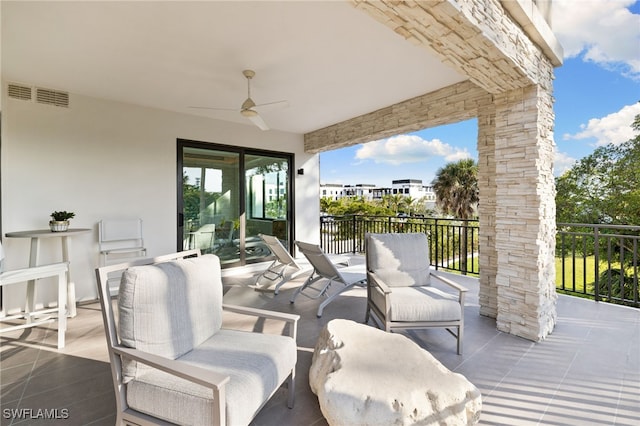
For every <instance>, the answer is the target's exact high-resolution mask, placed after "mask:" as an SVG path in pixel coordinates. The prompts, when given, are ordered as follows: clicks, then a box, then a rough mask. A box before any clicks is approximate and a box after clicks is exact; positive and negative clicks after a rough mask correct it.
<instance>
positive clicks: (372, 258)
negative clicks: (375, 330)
mask: <svg viewBox="0 0 640 426" xmlns="http://www.w3.org/2000/svg"><path fill="white" fill-rule="evenodd" d="M365 250H366V264H367V311H366V317H365V323H366V322H368V321H369V318H370V317H373V319H374V320H375V321H376V322H377V323H378V324H379V325H380V326H381V327H382V328H384V329H385V330H386V331H393V330H395V329H416V328H430V327H445V328H446V329H447V330H448V331H449V332H450V333H451V334H453V336H454V337H456V338H457V340H458V348H457V349H458V354H462V336H463V332H464V296H465V293H466V291H467V289H466V288H464V287H463V286H461V285H459V284H457V283H455V282H454V281H451V280H449V279H447V278H445V277H442V276H440V275H436V274H434V273H433V272H432V271H431V268H430V266H429V241H428V239H427V236H426V234H422V233H407V234H367V236H366V248H365ZM433 278H435V279H438V280H439V281H441V282H442V283H444V284H446V285H447V286H448V287H449V288H450V289H452V290H454V293H453V294H452V293H450V292H445V291H442V290H440V289H438V288H435V287H434V286H432V285H431V279H433Z"/></svg>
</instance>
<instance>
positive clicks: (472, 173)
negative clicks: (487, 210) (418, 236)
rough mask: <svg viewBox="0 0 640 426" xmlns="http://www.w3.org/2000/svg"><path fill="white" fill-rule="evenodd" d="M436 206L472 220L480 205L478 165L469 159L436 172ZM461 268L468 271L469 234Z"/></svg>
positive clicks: (464, 240) (461, 257)
mask: <svg viewBox="0 0 640 426" xmlns="http://www.w3.org/2000/svg"><path fill="white" fill-rule="evenodd" d="M433 191H434V192H435V193H436V204H437V205H438V206H439V207H440V209H441V210H442V212H443V213H445V214H450V215H453V216H454V217H457V218H459V219H471V218H472V217H473V216H474V214H475V208H476V206H477V204H478V201H479V197H478V193H479V191H478V165H477V164H476V162H475V161H474V160H473V159H471V158H467V159H464V160H460V161H457V162H454V163H448V164H447V165H445V166H444V167H442V168H440V169H439V170H438V171H437V172H436V177H435V179H434V181H433ZM462 251H463V252H462V253H461V254H460V268H461V269H462V271H466V270H467V255H468V253H467V233H466V232H463V233H462Z"/></svg>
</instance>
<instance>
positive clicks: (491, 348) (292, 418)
mask: <svg viewBox="0 0 640 426" xmlns="http://www.w3.org/2000/svg"><path fill="white" fill-rule="evenodd" d="M357 261H361V259H360V260H358V259H356V260H354V262H357ZM255 275H256V273H255V272H250V271H246V272H244V273H241V274H237V275H234V276H227V277H225V278H224V282H225V301H227V302H229V303H239V304H243V305H248V306H253V307H264V308H269V309H274V310H278V311H282V312H295V313H297V314H300V315H301V319H300V323H299V333H298V366H297V373H296V380H297V384H296V390H297V392H296V405H295V408H293V409H288V408H287V406H286V392H285V391H284V390H281V391H279V392H278V393H277V394H276V395H275V396H274V398H273V399H272V400H271V401H270V402H269V403H268V405H267V406H265V407H264V408H263V410H262V411H261V412H260V413H259V414H258V416H257V417H256V418H255V420H254V422H253V423H252V424H255V425H274V426H276V425H277V426H279V425H323V424H326V422H325V420H324V418H323V417H322V413H321V412H320V408H319V405H318V399H317V397H316V396H315V395H314V394H313V393H312V392H311V390H310V388H309V383H308V376H309V366H310V364H311V357H312V354H313V348H314V345H315V342H316V339H317V337H318V334H319V332H320V330H321V329H322V327H323V326H324V325H325V324H326V323H327V322H328V321H330V320H331V319H333V318H346V319H352V320H354V321H356V322H362V320H363V318H364V311H365V304H366V290H365V289H363V288H359V287H358V288H355V289H353V290H351V291H349V292H347V293H345V294H344V295H343V296H341V297H339V298H338V299H336V300H335V301H334V302H333V303H332V304H331V305H329V306H328V307H327V309H326V310H325V313H324V315H323V316H322V318H317V317H316V311H317V305H318V303H320V301H318V300H315V301H314V300H310V299H306V298H300V299H299V300H297V301H296V303H295V305H291V304H290V303H289V297H290V296H291V294H292V292H293V291H295V288H296V287H297V286H299V285H300V284H301V283H302V281H303V280H304V277H300V278H296V279H295V280H292V281H290V282H289V283H288V284H286V285H285V287H283V290H282V292H281V293H280V294H279V295H277V296H274V295H273V294H272V293H262V292H256V291H254V290H253V289H252V288H250V287H249V286H250V285H251V284H252V283H253V282H254V278H255ZM457 279H460V280H461V282H463V283H464V284H465V285H466V286H467V287H468V288H469V294H468V300H467V303H466V307H465V317H466V319H467V320H466V322H465V326H466V327H465V328H466V339H465V353H464V355H462V356H458V355H456V351H455V339H453V338H451V336H450V335H449V334H448V333H447V332H446V331H444V330H443V329H431V330H427V331H419V332H411V333H410V337H411V338H412V339H413V340H414V341H415V342H417V343H418V344H419V345H420V346H421V347H423V348H425V349H427V350H428V351H429V352H430V353H431V354H433V355H434V356H435V357H436V358H437V359H438V360H439V361H440V362H442V363H443V364H444V365H445V366H446V367H448V368H449V369H451V370H453V371H455V372H458V373H461V374H463V375H465V376H466V377H467V378H468V379H469V380H470V381H471V382H472V383H474V384H475V385H476V386H477V387H478V389H479V390H480V391H481V392H482V403H483V407H482V415H481V417H480V424H485V425H539V424H545V425H548V424H556V425H628V426H632V425H636V424H637V423H638V421H639V420H640V407H639V406H638V395H639V394H640V371H639V370H638V361H639V360H638V354H639V353H640V311H638V310H637V309H633V308H626V307H621V306H616V305H611V304H606V303H596V302H593V301H590V300H586V299H580V298H576V297H572V296H563V295H561V296H559V299H558V320H559V321H558V325H557V326H556V328H555V330H554V332H553V333H552V334H551V335H549V336H548V337H547V339H546V340H545V342H543V343H534V342H531V341H529V340H526V339H522V338H519V337H515V336H513V335H509V334H507V333H503V332H500V331H498V330H496V324H495V320H493V319H490V318H487V317H483V316H480V315H479V309H480V308H479V305H478V288H479V284H478V280H477V279H474V278H469V277H463V278H461V277H458V278H457ZM99 309H100V308H99V305H98V304H97V303H94V304H86V305H81V306H80V307H79V309H78V316H77V317H76V318H73V319H71V320H70V321H69V330H68V333H67V346H66V347H65V348H64V349H63V350H60V351H58V350H56V349H55V347H56V333H55V328H54V327H52V329H47V328H40V327H39V328H36V329H31V330H26V331H23V332H13V333H10V334H3V335H2V337H1V340H0V343H1V350H0V360H1V362H2V373H1V374H2V376H1V379H2V395H1V396H2V408H3V410H7V409H9V410H10V409H15V408H18V409H24V410H28V409H33V410H37V409H45V408H46V409H58V413H62V411H61V410H62V409H66V410H67V413H68V419H65V420H59V421H60V424H69V425H112V424H114V421H115V415H114V413H113V412H114V410H115V399H114V392H113V386H112V383H111V374H110V370H109V365H108V364H107V359H108V358H107V350H106V343H105V337H104V334H103V328H102V318H101V314H100V311H99ZM229 320H231V321H233V320H234V319H233V318H229ZM244 325H245V326H246V327H249V328H251V327H254V326H264V324H262V325H256V324H251V323H245V324H244ZM34 412H35V411H34ZM3 413H4V411H3ZM24 413H26V412H23V414H24ZM2 424H3V425H9V424H12V425H19V424H31V421H29V420H27V419H22V421H21V420H20V419H17V418H16V419H14V420H10V419H8V418H7V417H6V416H5V415H4V414H3V418H2ZM52 424H53V423H52ZM55 424H57V423H55Z"/></svg>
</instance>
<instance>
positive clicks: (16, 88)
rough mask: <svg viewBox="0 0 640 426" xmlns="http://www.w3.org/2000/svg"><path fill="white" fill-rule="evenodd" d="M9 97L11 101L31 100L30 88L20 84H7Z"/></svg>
mask: <svg viewBox="0 0 640 426" xmlns="http://www.w3.org/2000/svg"><path fill="white" fill-rule="evenodd" d="M8 93H9V97H10V98H12V99H20V100H21V101H30V100H31V87H29V86H23V85H21V84H15V83H9V87H8Z"/></svg>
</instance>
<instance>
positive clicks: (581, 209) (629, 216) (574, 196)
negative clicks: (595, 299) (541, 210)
mask: <svg viewBox="0 0 640 426" xmlns="http://www.w3.org/2000/svg"><path fill="white" fill-rule="evenodd" d="M632 127H633V129H634V130H635V131H636V132H637V135H636V136H635V137H634V138H633V139H630V140H628V141H627V142H624V143H622V144H619V145H615V144H608V145H605V146H601V147H598V148H596V149H595V150H594V151H593V153H591V154H590V155H588V156H587V157H584V158H582V159H581V160H579V161H577V162H576V163H575V164H574V165H573V167H571V168H570V169H569V170H567V171H566V172H565V173H563V174H562V176H560V177H558V178H556V219H557V221H558V222H560V223H562V222H569V223H586V224H613V225H640V115H637V116H636V117H635V119H634V122H633V124H632ZM577 229H579V228H577ZM589 229H590V228H586V230H589ZM615 232H616V233H617V234H626V233H627V232H628V231H626V230H624V229H618V230H616V231H615ZM629 232H632V231H629ZM584 238H586V239H588V240H590V241H589V242H588V243H586V244H584V247H593V244H594V243H593V241H594V237H593V236H584ZM602 240H603V239H602V237H601V241H602ZM608 241H609V243H607V244H606V246H607V247H602V246H601V247H600V250H602V252H601V258H605V257H607V256H609V257H610V258H609V261H608V262H607V264H606V265H603V266H604V268H603V269H604V270H603V269H601V270H600V271H601V272H600V276H599V288H600V290H599V291H600V295H601V296H602V297H605V298H606V297H609V295H611V296H612V298H613V300H612V301H617V300H619V299H617V300H616V298H626V299H627V300H637V297H638V295H639V294H640V289H638V287H637V286H635V285H634V274H633V271H634V269H635V268H636V267H635V266H634V265H635V263H634V262H635V261H634V256H635V255H634V253H636V251H635V249H634V244H633V243H632V241H633V239H632V238H627V239H622V238H611V239H609V240H608ZM561 244H562V241H558V247H561ZM581 246H582V244H578V245H577V250H581V248H580V247H581ZM556 251H557V252H560V253H562V250H559V249H556ZM585 254H587V255H591V254H593V253H592V252H591V250H589V249H587V253H585ZM634 288H635V290H634ZM634 292H635V294H634Z"/></svg>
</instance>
